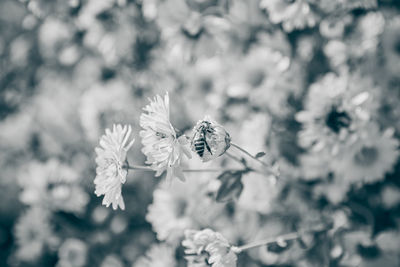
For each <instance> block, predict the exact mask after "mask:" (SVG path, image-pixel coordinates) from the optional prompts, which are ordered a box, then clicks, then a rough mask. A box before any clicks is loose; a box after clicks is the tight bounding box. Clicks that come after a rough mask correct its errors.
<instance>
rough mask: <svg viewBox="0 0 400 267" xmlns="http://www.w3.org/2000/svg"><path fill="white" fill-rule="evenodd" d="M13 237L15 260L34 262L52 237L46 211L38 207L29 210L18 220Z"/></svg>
mask: <svg viewBox="0 0 400 267" xmlns="http://www.w3.org/2000/svg"><path fill="white" fill-rule="evenodd" d="M15 237H16V242H17V244H18V250H17V253H16V256H17V258H19V259H21V260H23V261H34V260H36V259H37V258H38V257H39V256H40V255H41V253H42V251H43V249H44V247H45V245H46V244H48V243H49V242H50V241H51V237H52V231H51V227H50V223H49V213H48V211H47V210H45V209H42V208H41V207H39V206H36V207H33V208H31V209H29V210H28V211H27V212H26V213H25V214H23V215H22V216H21V217H20V218H19V219H18V222H17V223H16V226H15Z"/></svg>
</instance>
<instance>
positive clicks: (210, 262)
mask: <svg viewBox="0 0 400 267" xmlns="http://www.w3.org/2000/svg"><path fill="white" fill-rule="evenodd" d="M182 245H183V246H184V247H185V248H186V249H185V254H186V255H187V256H186V259H187V260H188V263H189V264H188V266H189V267H194V266H196V267H202V266H212V267H235V266H236V261H237V256H236V254H235V253H234V252H233V251H232V250H231V245H230V244H229V242H228V241H227V240H226V239H225V237H223V236H222V235H221V234H220V233H218V232H214V231H212V230H211V229H204V230H202V231H196V230H186V231H185V240H183V241H182Z"/></svg>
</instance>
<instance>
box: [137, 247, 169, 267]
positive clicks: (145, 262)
mask: <svg viewBox="0 0 400 267" xmlns="http://www.w3.org/2000/svg"><path fill="white" fill-rule="evenodd" d="M171 266H176V260H175V251H174V249H172V247H170V246H168V245H166V244H157V245H153V246H151V247H150V249H149V250H148V251H147V252H146V255H145V256H142V257H140V258H139V259H138V260H137V261H136V262H135V264H134V265H133V267H171Z"/></svg>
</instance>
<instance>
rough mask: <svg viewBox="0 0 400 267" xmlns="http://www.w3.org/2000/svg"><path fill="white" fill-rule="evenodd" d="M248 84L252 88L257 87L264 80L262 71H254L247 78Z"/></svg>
mask: <svg viewBox="0 0 400 267" xmlns="http://www.w3.org/2000/svg"><path fill="white" fill-rule="evenodd" d="M247 80H248V83H249V84H250V85H251V86H253V87H258V86H260V85H261V84H262V82H263V81H264V80H265V72H264V71H263V70H254V71H252V72H250V73H249V76H248V77H247Z"/></svg>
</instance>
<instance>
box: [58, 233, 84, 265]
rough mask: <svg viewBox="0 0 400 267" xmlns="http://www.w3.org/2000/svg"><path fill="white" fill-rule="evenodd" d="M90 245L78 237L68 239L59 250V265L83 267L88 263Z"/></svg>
mask: <svg viewBox="0 0 400 267" xmlns="http://www.w3.org/2000/svg"><path fill="white" fill-rule="evenodd" d="M87 250H88V247H87V245H86V243H85V242H83V241H82V240H79V239H76V238H68V239H66V240H65V241H64V242H63V243H62V245H61V246H60V248H59V250H58V257H59V260H58V262H57V267H81V266H84V265H85V263H86V258H87Z"/></svg>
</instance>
